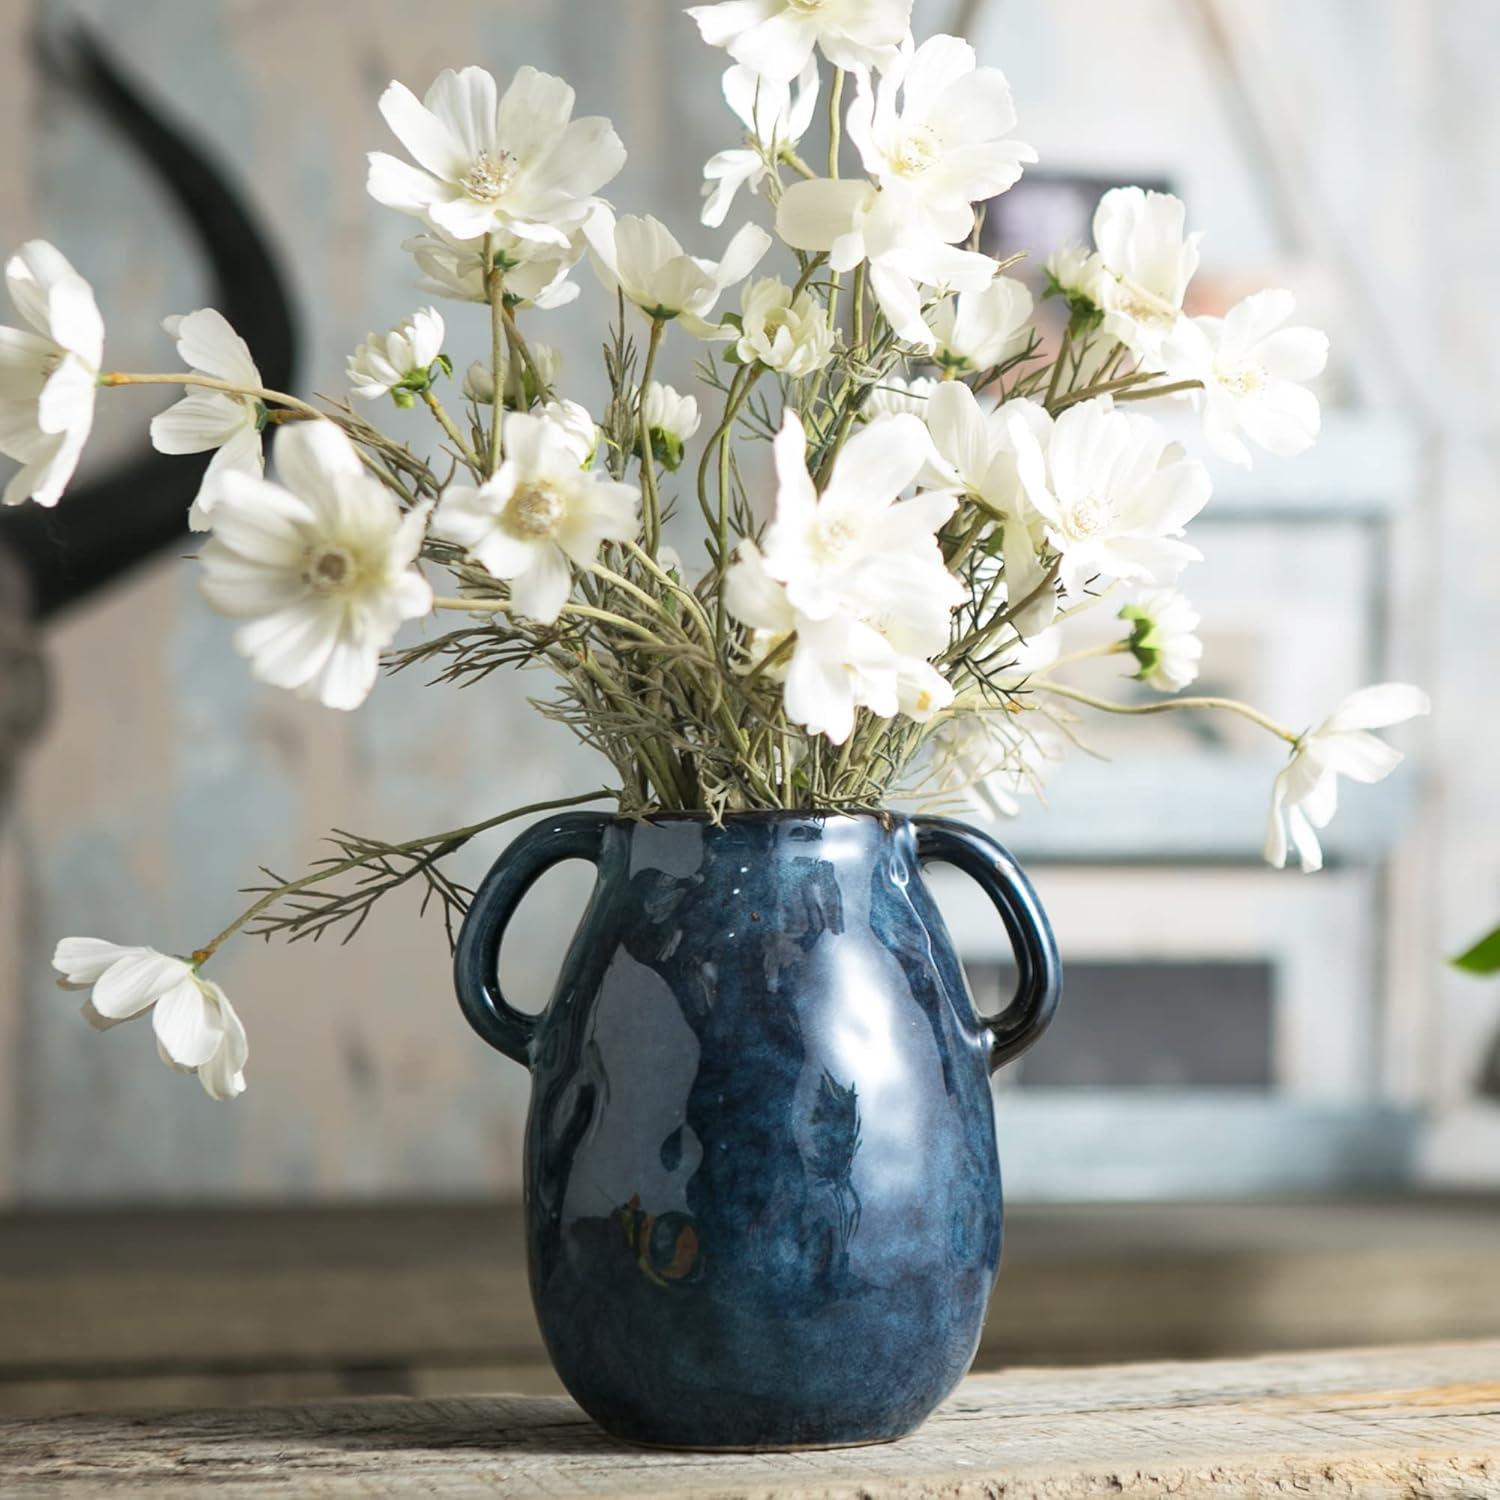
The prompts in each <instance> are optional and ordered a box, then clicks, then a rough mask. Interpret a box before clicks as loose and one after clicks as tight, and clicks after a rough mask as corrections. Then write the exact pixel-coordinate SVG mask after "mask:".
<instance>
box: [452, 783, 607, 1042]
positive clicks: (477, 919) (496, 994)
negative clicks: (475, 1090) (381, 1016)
mask: <svg viewBox="0 0 1500 1500" xmlns="http://www.w3.org/2000/svg"><path fill="white" fill-rule="evenodd" d="M608 821H609V820H608V818H607V817H606V815H605V814H603V813H595V812H570V813H559V814H558V815H557V816H555V817H551V818H548V819H546V820H545V821H544V822H541V823H533V824H532V826H531V827H530V828H528V829H527V830H526V832H525V833H523V834H522V835H521V836H520V837H519V838H518V839H516V840H515V842H514V843H512V844H510V845H509V846H508V847H507V848H506V850H505V851H504V853H502V854H501V856H500V858H499V859H497V860H496V861H495V863H494V865H493V866H492V867H491V869H490V873H489V874H488V875H486V876H485V878H484V884H483V885H481V886H480V887H479V890H478V891H477V892H476V893H475V896H474V901H473V904H472V905H471V906H470V907H469V914H468V915H467V916H466V917H465V918H464V924H463V927H462V928H461V929H460V930H459V934H458V945H457V947H456V948H455V949H454V952H453V986H454V988H455V989H456V990H457V991H458V1003H459V1005H460V1007H461V1008H462V1010H463V1013H464V1015H465V1016H466V1017H467V1018H468V1022H469V1025H470V1026H472V1027H473V1028H474V1030H475V1031H477V1032H478V1033H479V1035H480V1036H482V1037H483V1038H484V1040H485V1041H487V1042H488V1043H489V1044H490V1046H492V1047H494V1048H496V1049H497V1050H499V1051H501V1052H503V1053H504V1054H505V1055H506V1056H507V1057H509V1058H512V1059H514V1060H515V1061H516V1062H518V1063H520V1064H521V1065H522V1066H523V1067H526V1068H529V1067H530V1066H531V1040H532V1038H533V1037H534V1036H535V1035H536V1024H537V1017H535V1016H531V1015H527V1014H526V1012H525V1011H520V1010H517V1009H516V1008H515V1007H514V1006H513V1005H511V1004H510V1002H509V1001H508V1000H506V998H505V996H504V995H503V994H501V993H500V940H501V939H502V938H503V937H504V936H505V928H506V924H507V923H508V922H509V921H510V919H511V917H512V916H514V915H515V910H516V907H518V906H519V905H520V904H521V898H522V897H523V896H524V895H525V894H526V892H527V891H529V890H530V889H531V887H532V885H533V883H534V882H535V881H536V880H537V878H538V877H539V876H541V875H543V874H545V873H546V872H547V871H548V870H550V869H551V868H552V867H553V865H558V864H561V863H562V862H563V861H564V860H565V859H586V860H589V861H590V862H591V863H594V864H597V863H598V861H599V849H600V844H601V841H602V837H603V833H604V825H605V824H606V823H607V822H608Z"/></svg>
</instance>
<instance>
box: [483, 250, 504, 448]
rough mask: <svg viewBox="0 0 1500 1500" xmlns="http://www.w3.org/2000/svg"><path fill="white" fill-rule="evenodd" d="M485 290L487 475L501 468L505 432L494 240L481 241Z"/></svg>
mask: <svg viewBox="0 0 1500 1500" xmlns="http://www.w3.org/2000/svg"><path fill="white" fill-rule="evenodd" d="M484 265H485V273H484V290H485V295H486V296H487V297H488V298H489V302H490V378H491V379H492V380H493V381H494V383H495V384H494V389H495V404H494V407H493V408H492V416H491V418H490V452H489V460H490V474H491V475H493V474H494V473H495V472H496V471H497V470H498V469H499V467H500V459H501V456H502V454H503V452H504V449H503V446H502V433H503V431H504V428H505V275H504V273H503V272H502V271H501V270H500V268H499V266H497V265H496V264H495V237H494V235H493V234H487V235H485V237H484Z"/></svg>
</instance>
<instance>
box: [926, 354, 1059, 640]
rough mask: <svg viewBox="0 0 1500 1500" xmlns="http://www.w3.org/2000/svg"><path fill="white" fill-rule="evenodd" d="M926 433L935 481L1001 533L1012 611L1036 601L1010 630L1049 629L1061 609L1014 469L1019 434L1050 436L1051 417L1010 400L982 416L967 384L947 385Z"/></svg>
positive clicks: (931, 410) (932, 404) (932, 407)
mask: <svg viewBox="0 0 1500 1500" xmlns="http://www.w3.org/2000/svg"><path fill="white" fill-rule="evenodd" d="M925 415H926V419H927V430H928V432H929V433H930V435H931V437H932V444H933V447H934V449H936V452H937V456H938V459H939V463H938V465H937V466H936V475H935V476H934V477H935V480H936V482H937V483H938V484H940V485H943V486H946V487H948V488H953V489H959V490H962V491H963V492H964V494H966V495H968V496H969V497H970V498H971V499H972V500H973V501H975V502H976V503H977V504H978V505H979V506H980V508H981V509H983V510H984V511H986V512H987V513H988V514H989V515H991V516H992V517H993V518H994V519H995V522H996V524H997V525H998V526H999V528H1000V537H1001V547H1000V552H1001V556H1002V557H1003V559H1004V562H1005V594H1006V599H1007V600H1008V602H1010V603H1011V604H1013V605H1016V606H1018V607H1019V606H1020V605H1021V604H1022V603H1023V602H1024V601H1026V600H1030V601H1031V602H1030V603H1029V604H1027V605H1026V608H1025V609H1024V610H1022V611H1021V612H1020V613H1018V614H1017V615H1016V616H1015V617H1014V619H1013V620H1012V624H1014V625H1015V626H1016V628H1017V629H1018V630H1020V631H1021V632H1022V634H1024V635H1028V636H1029V635H1032V634H1034V633H1035V632H1036V631H1039V630H1042V629H1044V628H1045V627H1046V626H1047V624H1048V623H1049V622H1050V621H1051V619H1052V617H1053V615H1054V614H1055V613H1056V610H1057V594H1056V592H1055V591H1054V590H1052V589H1045V588H1042V581H1043V579H1044V578H1045V577H1046V572H1047V570H1046V567H1045V565H1044V564H1043V562H1042V559H1041V556H1040V543H1041V540H1042V538H1041V531H1042V527H1041V524H1040V517H1039V516H1038V515H1037V514H1036V513H1035V512H1034V510H1033V508H1032V507H1031V505H1030V504H1029V503H1028V501H1027V498H1026V491H1025V488H1024V486H1023V485H1022V483H1021V478H1020V473H1019V470H1018V468H1017V463H1016V446H1015V436H1014V434H1015V432H1016V431H1017V430H1027V431H1033V430H1036V431H1041V432H1042V433H1043V434H1045V431H1046V425H1047V421H1048V418H1047V414H1046V411H1045V410H1044V409H1043V408H1042V407H1041V406H1039V405H1037V403H1036V402H1034V401H1025V400H1016V401H1007V402H1006V403H1005V404H1004V405H1003V406H1000V407H996V408H994V409H992V410H990V411H983V410H981V408H980V405H979V401H978V399H977V398H976V397H975V395H974V393H973V391H971V390H970V389H969V388H968V386H966V385H965V384H964V383H963V382H962V381H961V380H945V381H943V382H942V383H941V384H940V385H938V386H937V388H936V389H935V390H934V391H933V392H932V394H931V396H930V397H929V398H928V401H927V409H926V413H925Z"/></svg>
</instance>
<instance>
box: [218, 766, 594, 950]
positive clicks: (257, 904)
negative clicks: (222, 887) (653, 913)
mask: <svg viewBox="0 0 1500 1500" xmlns="http://www.w3.org/2000/svg"><path fill="white" fill-rule="evenodd" d="M618 795H619V794H618V793H617V792H612V791H610V790H608V789H607V788H601V789H600V790H599V791H597V792H586V793H584V794H583V795H582V796H578V797H555V798H553V799H552V800H551V801H549V802H533V803H530V804H529V805H528V806H526V807H516V808H512V809H511V811H510V812H504V813H500V814H499V815H498V816H497V817H493V818H485V819H484V820H483V821H482V822H479V823H470V824H469V825H468V827H466V828H454V829H450V830H449V831H448V832H447V833H431V834H428V835H426V836H425V837H423V838H419V839H409V840H407V842H406V843H404V844H392V845H390V847H389V849H388V850H387V851H386V852H388V853H396V854H416V853H419V852H420V851H422V850H424V849H432V848H435V847H437V846H446V847H445V848H444V851H443V852H444V855H445V856H446V855H447V854H451V853H453V851H454V850H456V849H460V848H462V847H463V846H464V845H465V844H467V843H468V842H469V840H470V839H472V838H475V837H477V836H478V835H479V834H481V833H485V832H487V831H488V830H489V829H491V828H498V827H499V826H500V825H501V824H502V823H509V822H511V821H513V820H514V819H516V818H524V817H526V816H527V815H528V814H531V813H540V812H551V811H552V810H553V809H555V808H559V807H577V806H578V805H579V804H580V803H583V802H597V801H598V800H599V799H600V798H601V797H616V796H618ZM365 863H366V861H365V859H363V858H355V859H341V860H339V861H338V862H337V863H336V864H331V865H323V866H320V867H319V868H318V869H316V870H314V871H313V872H312V874H311V875H304V876H302V878H301V879H300V880H289V881H287V882H286V884H284V885H279V886H277V887H276V889H275V890H273V891H267V892H266V894H265V895H263V896H262V897H261V898H260V899H259V900H258V901H254V902H252V903H251V904H250V905H249V906H247V907H246V908H245V910H244V911H242V912H241V913H240V914H239V916H237V917H236V918H235V919H234V921H232V922H231V923H230V924H229V926H228V927H226V928H225V929H224V930H223V931H222V932H220V933H218V934H217V935H216V936H215V937H212V938H210V939H209V941H208V942H206V943H205V944H204V945H203V946H202V947H201V948H198V949H195V950H194V952H193V955H192V961H193V966H194V967H195V968H201V967H202V966H203V965H204V964H206V963H207V962H208V961H209V959H211V958H212V957H213V956H214V954H215V953H217V952H218V951H219V949H220V948H221V947H223V946H224V944H225V943H226V942H228V941H229V939H230V938H232V937H233V936H234V935H235V933H237V932H239V931H240V930H241V929H242V928H243V927H245V925H246V924H247V923H249V922H253V921H254V920H255V919H256V917H258V916H259V915H260V914H261V913H262V912H263V911H265V909H266V908H267V907H268V906H272V905H274V904H275V903H276V902H277V901H280V900H281V899H282V898H283V897H285V896H292V895H295V894H296V893H297V892H298V891H304V890H306V889H307V888H308V887H309V886H313V885H318V884H320V883H321V882H323V881H325V880H333V879H334V878H335V877H337V876H339V875H347V874H348V873H349V871H350V870H357V869H358V868H359V867H360V866H361V865H363V864H365Z"/></svg>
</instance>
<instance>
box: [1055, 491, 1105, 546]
mask: <svg viewBox="0 0 1500 1500" xmlns="http://www.w3.org/2000/svg"><path fill="white" fill-rule="evenodd" d="M1114 516H1115V508H1114V506H1113V504H1111V502H1110V501H1108V500H1101V499H1099V498H1098V496H1096V495H1085V496H1084V497H1083V499H1082V500H1077V501H1074V503H1073V504H1072V505H1070V506H1069V507H1068V510H1067V512H1066V513H1065V515H1064V516H1063V530H1064V531H1066V532H1067V534H1068V535H1069V536H1070V537H1072V538H1073V540H1074V541H1077V542H1084V541H1087V540H1088V539H1089V538H1090V537H1091V536H1098V535H1099V533H1100V532H1101V531H1103V530H1104V529H1105V528H1106V527H1107V526H1108V525H1109V523H1110V522H1111V521H1112V520H1114Z"/></svg>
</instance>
